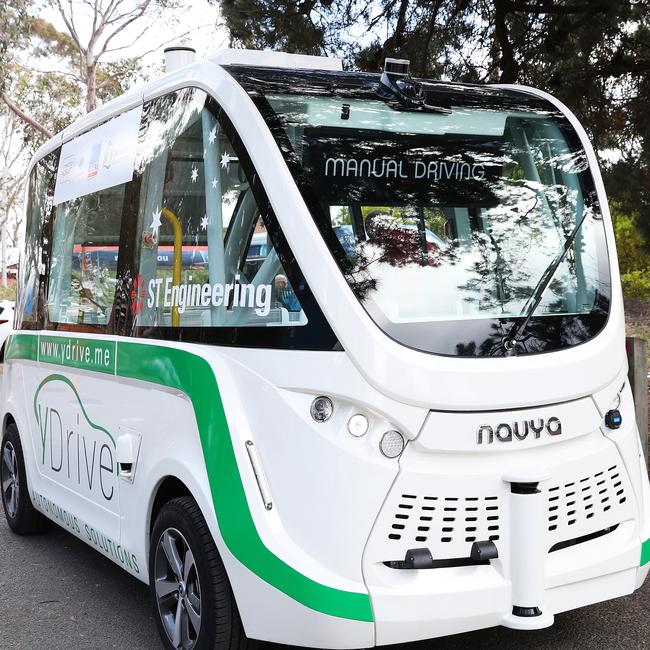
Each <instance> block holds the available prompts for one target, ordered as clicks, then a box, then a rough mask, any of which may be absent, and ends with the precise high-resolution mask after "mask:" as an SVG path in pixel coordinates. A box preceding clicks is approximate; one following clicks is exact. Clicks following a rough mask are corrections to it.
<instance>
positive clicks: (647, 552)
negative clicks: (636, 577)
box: [641, 539, 650, 566]
mask: <svg viewBox="0 0 650 650" xmlns="http://www.w3.org/2000/svg"><path fill="white" fill-rule="evenodd" d="M648 562H650V539H646V541H645V542H643V544H641V566H643V565H644V564H648Z"/></svg>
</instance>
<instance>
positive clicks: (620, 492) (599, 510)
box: [548, 465, 627, 532]
mask: <svg viewBox="0 0 650 650" xmlns="http://www.w3.org/2000/svg"><path fill="white" fill-rule="evenodd" d="M626 500H627V497H626V496H625V490H624V488H623V481H622V478H621V473H620V471H619V469H618V466H617V465H612V466H611V467H608V468H607V469H606V470H602V471H600V472H598V473H596V474H593V475H591V476H585V477H584V478H581V479H579V480H575V481H571V482H569V483H564V484H562V485H556V486H554V487H551V488H549V490H548V529H549V531H551V532H552V531H555V530H557V528H558V526H561V525H566V526H574V525H576V524H578V523H583V522H587V521H588V520H589V519H592V518H593V517H594V516H595V515H599V514H604V513H607V512H609V511H610V510H612V508H613V507H614V508H615V507H616V506H618V505H622V504H623V503H625V501H626Z"/></svg>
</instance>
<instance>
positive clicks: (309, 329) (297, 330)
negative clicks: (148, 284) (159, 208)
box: [116, 84, 342, 351]
mask: <svg viewBox="0 0 650 650" xmlns="http://www.w3.org/2000/svg"><path fill="white" fill-rule="evenodd" d="M188 88H189V89H193V90H195V91H200V92H204V93H206V101H205V108H207V109H208V110H209V111H211V112H212V114H213V115H214V117H215V120H216V122H217V124H218V125H219V128H220V130H221V131H222V132H223V133H224V134H225V136H226V137H227V138H228V140H229V142H230V144H231V145H232V147H233V149H234V151H235V153H236V154H237V157H238V159H239V161H240V164H241V165H242V168H243V170H244V173H245V174H246V178H247V179H248V181H249V186H250V188H251V191H252V192H253V197H254V199H255V201H256V203H257V207H258V210H259V213H260V216H261V218H262V220H263V222H264V224H265V226H266V228H267V231H268V233H269V236H270V238H271V242H272V244H273V246H274V248H275V251H276V253H277V255H278V258H279V260H280V263H281V264H282V266H283V268H284V270H285V272H286V274H287V276H288V278H289V281H290V282H291V284H292V286H294V287H296V288H298V290H297V291H296V294H297V296H298V300H299V301H300V304H301V306H302V309H303V311H304V312H305V314H306V315H307V323H306V324H304V325H283V326H275V327H269V326H264V325H261V326H255V325H252V326H233V327H213V326H210V327H187V326H181V327H169V326H151V325H143V326H136V325H135V318H134V314H133V310H132V309H131V306H130V304H128V307H127V309H126V313H124V314H123V315H122V314H120V315H119V318H120V325H121V327H120V330H118V331H117V332H116V333H117V334H119V335H122V336H128V337H131V338H147V339H156V340H163V341H179V342H180V341H182V342H186V343H198V344H207V345H215V346H233V347H246V348H265V349H285V350H289V349H292V350H294V349H295V350H318V351H330V350H341V349H342V347H341V345H340V343H339V341H338V338H337V337H336V335H335V334H334V331H333V329H332V327H331V326H330V324H329V322H328V321H327V319H326V317H325V315H324V313H323V311H322V310H321V308H320V305H319V304H318V302H317V301H316V298H315V296H314V294H313V293H312V292H311V290H310V289H309V286H308V284H307V280H306V278H305V277H304V275H303V274H302V272H301V270H300V268H299V266H298V262H297V261H296V258H295V256H294V255H293V253H292V252H291V249H290V248H289V244H288V242H287V240H286V237H285V236H284V233H283V232H282V230H281V227H280V224H279V221H278V219H277V217H276V215H275V212H274V211H273V208H272V206H271V203H270V200H269V198H268V194H267V192H266V189H265V188H264V187H263V185H262V181H261V179H260V177H259V175H258V174H257V171H256V169H255V166H254V164H253V162H252V159H251V157H250V155H249V153H248V150H247V149H246V147H245V145H244V144H243V142H242V140H241V138H240V136H239V134H238V133H237V130H236V129H235V126H234V124H233V123H232V121H231V120H230V118H229V116H228V115H227V113H226V111H225V110H224V109H223V107H222V106H221V105H220V104H219V102H218V100H217V99H216V98H215V97H214V96H213V95H211V94H210V92H208V91H206V90H205V89H203V88H200V87H198V86H196V85H192V84H190V85H187V86H182V87H179V88H176V89H174V90H171V91H169V92H166V93H164V94H162V95H157V96H156V97H155V98H152V99H151V100H148V101H146V102H145V106H146V105H147V104H148V103H150V102H155V101H159V100H160V99H162V98H165V97H168V96H169V95H174V94H176V93H179V92H181V91H183V90H186V89H188ZM145 114H146V111H143V116H144V115H145ZM144 128H145V125H144V123H141V124H140V130H141V132H142V131H143V129H144ZM136 176H139V178H138V182H139V183H140V182H141V176H140V175H139V174H138V172H136V173H135V174H134V180H135V178H136ZM138 198H139V191H138ZM125 204H126V201H125ZM137 222H138V220H137V219H136V218H132V219H131V218H127V219H123V221H122V224H123V228H125V231H124V232H123V235H124V236H127V241H129V242H130V245H131V246H132V248H131V251H130V256H129V258H128V259H126V256H124V259H122V257H123V256H122V254H121V253H122V250H121V249H120V256H119V259H118V266H119V265H120V262H121V263H122V267H121V268H122V271H123V272H124V273H126V272H127V270H129V271H130V273H131V277H130V278H129V277H128V276H126V275H123V276H122V278H123V283H124V286H123V288H122V291H124V290H125V289H126V290H127V296H126V299H127V302H128V296H129V295H130V291H131V289H132V287H133V280H134V278H136V277H137V276H138V273H139V271H140V269H139V259H138V255H137V253H138V250H139V249H138V246H137V241H136V236H137V225H138V224H137ZM119 283H120V275H119V273H118V284H119ZM299 285H302V286H301V287H299ZM116 296H117V292H116ZM116 302H117V300H116Z"/></svg>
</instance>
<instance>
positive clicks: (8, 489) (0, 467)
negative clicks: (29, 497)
mask: <svg viewBox="0 0 650 650" xmlns="http://www.w3.org/2000/svg"><path fill="white" fill-rule="evenodd" d="M18 479H19V474H18V459H17V458H16V450H15V449H14V446H13V445H12V444H11V442H9V441H8V440H7V442H5V444H4V447H3V448H2V461H1V462H0V481H1V482H2V502H3V503H4V506H5V510H6V511H7V514H8V515H9V517H11V519H13V518H14V517H15V516H16V513H17V512H18V498H19V497H20V482H19V480H18Z"/></svg>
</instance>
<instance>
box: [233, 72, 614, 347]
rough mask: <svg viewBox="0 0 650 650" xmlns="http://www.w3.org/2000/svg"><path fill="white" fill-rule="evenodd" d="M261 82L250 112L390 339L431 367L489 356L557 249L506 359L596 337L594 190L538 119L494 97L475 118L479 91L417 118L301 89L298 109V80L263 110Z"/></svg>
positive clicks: (560, 139) (601, 276)
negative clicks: (514, 352) (255, 110)
mask: <svg viewBox="0 0 650 650" xmlns="http://www.w3.org/2000/svg"><path fill="white" fill-rule="evenodd" d="M325 76H326V75H323V77H325ZM240 81H241V82H242V85H244V87H245V88H247V81H246V80H245V79H243V80H241V79H240ZM321 81H322V80H321ZM263 82H264V74H262V73H260V74H256V81H255V85H254V89H255V91H256V93H258V95H257V96H256V102H257V104H258V106H259V107H260V110H261V112H262V114H263V116H264V117H265V118H266V119H267V122H268V123H269V126H270V128H271V131H272V132H273V134H274V136H275V137H276V139H277V140H278V142H279V144H280V148H281V150H282V151H283V152H284V153H285V156H286V158H287V162H288V163H289V166H290V169H291V170H292V171H293V173H294V175H295V178H296V181H297V183H298V186H299V188H300V190H301V192H302V194H303V196H304V198H305V200H306V202H307V204H308V206H309V207H310V210H311V212H312V215H313V217H314V219H315V220H316V222H317V225H318V226H319V229H320V231H321V232H322V234H323V237H324V238H325V240H326V242H327V244H328V246H329V248H330V249H331V251H332V254H333V255H334V257H335V259H336V261H337V263H338V264H339V266H340V268H341V271H342V272H343V273H344V275H345V277H346V279H347V281H348V283H349V284H350V286H351V288H352V290H353V291H354V293H355V294H356V296H357V297H358V298H359V300H360V301H361V302H362V304H363V306H364V307H365V309H366V310H367V311H368V313H369V314H370V315H371V316H372V318H373V319H374V320H375V322H376V323H377V324H378V325H379V326H380V327H381V328H382V329H384V331H385V332H386V333H387V334H388V335H389V336H391V337H392V338H394V339H396V340H398V341H400V342H402V343H404V344H406V345H409V346H411V347H414V348H417V349H421V350H425V351H429V352H437V353H441V354H453V355H463V356H485V355H494V354H502V353H504V351H503V350H502V349H501V348H502V345H501V344H502V341H503V340H504V338H505V337H506V336H507V334H508V332H509V331H510V330H511V329H512V328H513V325H514V324H515V323H516V322H521V321H522V320H523V319H524V318H525V317H526V315H527V314H528V308H529V306H530V304H531V298H532V297H533V295H534V294H535V290H536V287H538V286H539V284H540V279H541V278H542V277H544V276H545V274H546V272H547V269H548V268H549V265H552V264H553V261H554V260H557V259H558V255H559V254H561V253H563V252H564V249H565V248H567V250H566V254H564V256H563V258H562V260H561V262H560V263H559V264H557V268H554V272H553V274H552V278H551V279H550V281H549V282H548V285H547V287H546V289H545V290H544V291H543V294H542V296H541V298H540V300H539V303H538V304H536V305H535V310H534V311H535V313H534V317H532V318H531V319H530V322H527V323H526V328H525V333H524V335H523V337H522V341H521V347H520V349H519V350H518V353H534V352H543V351H549V350H553V349H559V348H562V347H567V346H570V345H576V344H578V343H581V342H583V341H585V340H587V339H589V338H590V337H592V336H594V335H595V334H596V333H597V332H598V331H599V330H600V329H601V328H602V326H603V325H604V323H605V322H606V319H607V312H608V308H609V307H608V305H609V294H610V286H609V285H610V280H609V272H608V267H607V253H606V248H605V241H604V231H603V224H602V220H601V219H600V213H599V210H598V207H597V205H596V204H595V203H594V201H593V198H592V197H591V196H590V194H591V193H592V192H593V180H592V178H591V175H590V172H589V169H588V163H587V158H586V155H585V152H584V151H583V149H582V148H581V147H580V145H579V142H578V138H577V136H576V134H575V132H574V131H573V129H572V127H571V126H570V125H569V124H568V123H567V121H566V120H565V119H564V118H563V117H561V116H559V115H558V114H557V112H556V111H555V109H554V107H552V106H551V105H550V104H546V103H545V102H542V100H535V101H534V102H533V101H530V102H526V101H523V100H522V101H521V105H516V102H515V101H514V100H513V98H512V94H510V95H507V93H505V91H503V92H504V99H503V102H502V104H503V105H504V106H505V108H503V109H502V110H498V101H497V100H496V99H495V97H494V96H492V97H491V100H490V107H489V109H484V108H482V107H481V103H480V99H481V98H480V97H479V98H478V99H477V97H475V96H473V95H472V93H474V95H478V94H480V93H478V91H470V90H467V91H466V94H467V97H468V98H469V99H470V100H471V101H468V105H463V104H462V103H461V102H462V100H463V98H462V96H459V93H458V89H456V91H455V93H456V94H455V95H454V101H456V102H457V104H456V103H453V102H450V101H448V100H449V97H442V98H436V97H432V98H430V99H429V100H428V101H429V103H432V104H435V105H438V104H440V105H448V106H450V108H451V109H452V112H451V113H450V114H432V113H418V112H408V111H395V110H393V109H392V108H390V107H389V106H388V105H386V104H385V103H384V102H382V101H379V100H377V99H373V98H368V95H367V92H366V89H365V88H363V89H361V90H362V91H363V92H364V93H366V95H365V97H364V98H363V99H356V98H355V96H354V92H353V90H350V89H348V88H346V89H345V92H348V93H349V94H350V95H351V96H350V97H348V96H344V97H337V96H336V95H334V96H332V95H328V96H325V97H324V96H322V94H320V93H322V90H321V89H320V87H319V86H318V84H319V83H321V82H314V89H313V93H314V94H313V95H310V94H306V92H305V91H306V88H305V87H306V85H307V84H306V81H305V79H302V80H301V86H300V87H301V92H302V93H303V94H300V95H298V94H291V93H285V94H278V91H277V85H271V88H272V92H269V93H267V94H266V96H265V97H264V98H263V99H260V98H259V93H263V92H264V87H263ZM322 83H325V82H324V81H323V82H322ZM332 83H333V82H332V80H330V84H332ZM360 83H361V82H360ZM330 87H331V86H330ZM248 89H249V90H252V84H251V87H250V88H248ZM361 90H360V91H359V92H361ZM429 90H430V92H435V91H431V89H430V88H429ZM464 92H465V91H464ZM494 92H496V91H494ZM342 94H343V92H342ZM506 95H507V96H506ZM519 97H521V95H519ZM574 231H575V237H574V238H573V237H572V236H573V234H574ZM569 238H572V241H571V243H570V245H569V246H565V244H566V242H567V240H568V239H569ZM535 302H537V301H535Z"/></svg>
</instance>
